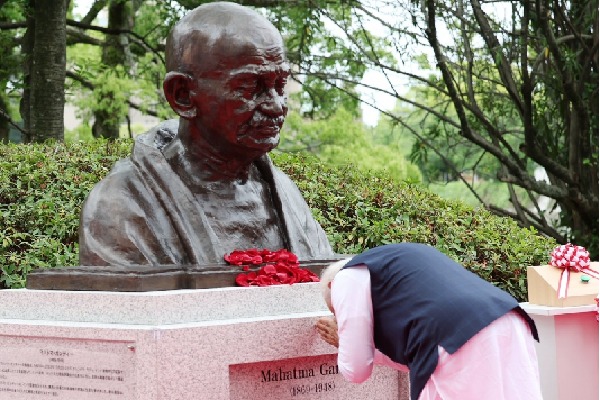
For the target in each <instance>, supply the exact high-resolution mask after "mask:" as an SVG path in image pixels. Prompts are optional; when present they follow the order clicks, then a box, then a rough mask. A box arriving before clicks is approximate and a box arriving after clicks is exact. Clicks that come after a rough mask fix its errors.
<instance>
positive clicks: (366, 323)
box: [331, 267, 375, 383]
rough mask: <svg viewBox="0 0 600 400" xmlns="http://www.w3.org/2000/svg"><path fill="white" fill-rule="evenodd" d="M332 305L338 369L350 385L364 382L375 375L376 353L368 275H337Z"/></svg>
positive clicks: (350, 272) (355, 272)
mask: <svg viewBox="0 0 600 400" xmlns="http://www.w3.org/2000/svg"><path fill="white" fill-rule="evenodd" d="M331 304H332V305H333V311H334V313H335V318H336V320H337V324H338V337H339V347H338V368H339V370H340V372H341V373H342V375H344V378H346V379H347V380H349V381H350V382H355V383H361V382H364V381H366V380H367V379H368V378H369V377H370V376H371V372H372V371H373V359H374V353H375V346H374V344H373V306H372V303H371V279H370V275H369V271H368V270H367V269H366V268H360V267H358V268H356V267H355V268H348V269H344V270H342V271H340V272H338V273H337V274H336V276H335V279H334V280H333V282H332V284H331Z"/></svg>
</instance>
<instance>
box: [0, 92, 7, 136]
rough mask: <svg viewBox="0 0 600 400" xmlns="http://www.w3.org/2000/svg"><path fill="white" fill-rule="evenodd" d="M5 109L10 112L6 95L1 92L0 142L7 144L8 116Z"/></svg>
mask: <svg viewBox="0 0 600 400" xmlns="http://www.w3.org/2000/svg"><path fill="white" fill-rule="evenodd" d="M3 111H4V112H6V113H7V114H8V103H7V102H6V101H4V96H3V95H2V94H1V93H0V144H7V143H8V118H6V117H4V115H3V114H2V112H3Z"/></svg>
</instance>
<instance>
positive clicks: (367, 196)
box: [275, 154, 556, 301]
mask: <svg viewBox="0 0 600 400" xmlns="http://www.w3.org/2000/svg"><path fill="white" fill-rule="evenodd" d="M275 162H276V164H278V165H279V166H280V168H282V170H283V171H284V172H286V173H287V174H288V175H290V176H291V177H292V179H293V180H294V181H295V182H296V183H297V184H298V187H299V188H300V190H301V191H302V193H303V194H304V197H305V198H306V201H307V202H308V204H309V206H310V207H311V208H312V209H313V211H314V214H315V218H317V220H318V221H319V223H320V224H321V226H323V229H325V231H326V232H327V235H328V237H329V239H330V242H331V243H332V245H333V246H334V250H335V251H336V252H338V253H341V254H356V253H359V252H361V251H363V250H365V249H367V248H371V247H374V246H378V245H382V244H387V243H394V242H402V241H405V242H419V243H429V244H431V245H433V246H435V247H436V248H438V249H439V250H441V251H442V252H444V253H446V254H447V255H449V256H450V257H452V258H453V259H455V260H456V261H458V262H460V263H462V264H463V265H465V267H466V268H468V269H470V270H472V271H473V272H475V273H477V274H479V275H480V276H482V277H483V278H484V279H486V280H488V281H490V282H492V283H494V284H495V285H497V286H498V287H500V288H502V289H504V290H506V291H508V292H509V293H510V294H511V295H513V296H514V297H516V298H517V299H519V300H521V301H523V300H525V299H526V298H527V283H526V267H527V266H528V265H540V264H545V263H547V262H548V257H549V253H550V251H551V250H552V249H553V248H554V246H555V245H556V243H555V241H554V240H552V239H548V238H545V237H542V236H540V235H538V234H537V232H535V230H533V229H523V228H520V227H519V226H518V225H517V223H516V222H515V221H514V220H512V219H508V218H501V217H497V216H494V215H492V214H491V213H489V212H488V211H486V210H483V209H473V208H471V207H469V206H466V205H464V204H463V203H460V202H456V201H449V200H444V199H442V198H440V197H438V196H437V195H435V194H433V193H431V192H429V191H427V190H423V189H422V188H420V187H419V186H416V185H412V184H408V183H398V182H395V181H394V180H392V179H390V178H389V177H388V176H386V175H385V174H377V173H364V172H360V171H358V170H357V169H355V168H353V167H352V166H345V167H331V168H329V167H324V166H323V165H321V164H319V163H318V162H316V161H315V159H314V158H306V157H302V156H291V155H286V154H282V155H277V157H276V158H275Z"/></svg>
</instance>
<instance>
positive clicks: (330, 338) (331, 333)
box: [316, 317, 339, 347]
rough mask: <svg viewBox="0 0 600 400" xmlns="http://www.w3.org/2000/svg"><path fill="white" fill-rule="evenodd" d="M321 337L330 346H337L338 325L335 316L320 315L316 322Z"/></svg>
mask: <svg viewBox="0 0 600 400" xmlns="http://www.w3.org/2000/svg"><path fill="white" fill-rule="evenodd" d="M316 327H317V332H319V335H320V336H321V339H323V340H324V341H326V342H327V343H329V344H330V345H332V346H335V347H338V345H339V342H338V333H337V332H338V327H337V321H336V320H335V317H321V318H319V320H318V321H317V324H316Z"/></svg>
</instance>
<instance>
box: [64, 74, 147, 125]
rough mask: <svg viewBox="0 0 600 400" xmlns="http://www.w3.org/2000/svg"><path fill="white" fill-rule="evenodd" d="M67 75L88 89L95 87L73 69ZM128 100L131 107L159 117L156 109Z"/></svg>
mask: <svg viewBox="0 0 600 400" xmlns="http://www.w3.org/2000/svg"><path fill="white" fill-rule="evenodd" d="M66 76H67V78H71V79H73V80H74V81H77V82H79V83H80V84H81V86H83V87H84V88H86V89H89V90H94V89H95V86H94V84H93V83H92V82H90V81H88V80H87V79H85V78H83V77H82V76H81V75H78V74H76V73H75V72H73V71H67V75H66ZM126 101H127V104H128V105H129V107H131V108H135V109H136V110H139V111H140V112H142V113H144V114H147V115H151V116H153V117H158V113H157V112H156V111H154V110H150V109H148V108H146V107H143V106H141V105H139V104H136V103H134V102H133V101H131V100H129V99H128V100H126Z"/></svg>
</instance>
